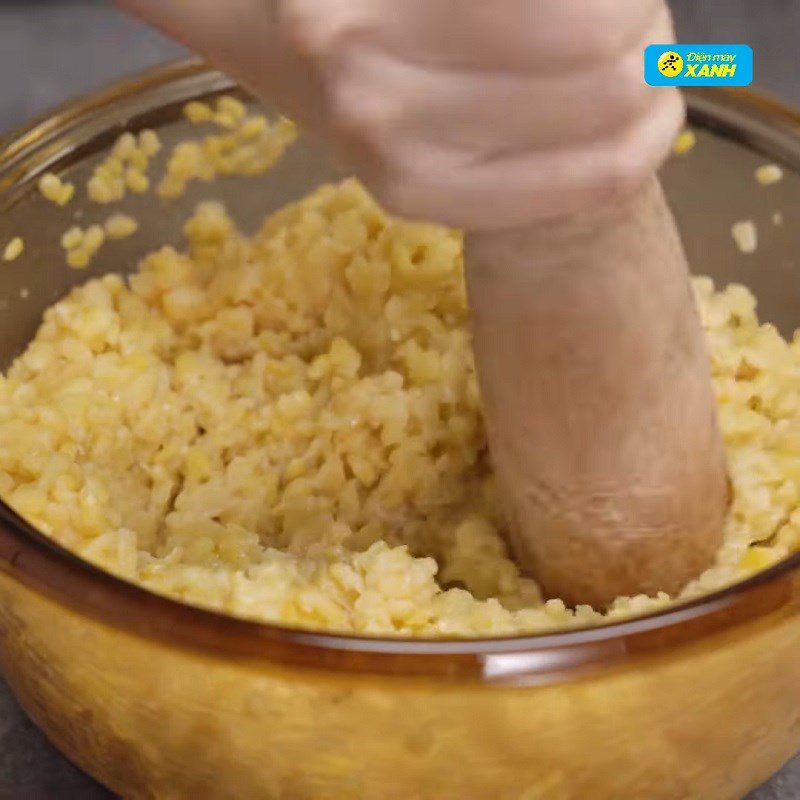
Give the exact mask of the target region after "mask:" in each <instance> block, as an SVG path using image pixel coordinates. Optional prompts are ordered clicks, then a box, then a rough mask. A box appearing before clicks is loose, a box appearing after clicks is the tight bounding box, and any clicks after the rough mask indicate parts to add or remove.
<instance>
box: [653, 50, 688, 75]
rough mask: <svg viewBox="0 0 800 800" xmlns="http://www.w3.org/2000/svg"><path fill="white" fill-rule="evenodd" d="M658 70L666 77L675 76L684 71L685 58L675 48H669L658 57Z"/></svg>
mask: <svg viewBox="0 0 800 800" xmlns="http://www.w3.org/2000/svg"><path fill="white" fill-rule="evenodd" d="M658 71H659V72H660V73H661V74H662V75H663V76H664V77H665V78H675V77H677V76H678V75H680V74H681V72H682V71H683V59H682V58H681V57H680V55H678V53H676V52H675V51H674V50H667V52H666V53H662V54H661V57H660V58H659V59H658Z"/></svg>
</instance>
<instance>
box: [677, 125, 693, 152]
mask: <svg viewBox="0 0 800 800" xmlns="http://www.w3.org/2000/svg"><path fill="white" fill-rule="evenodd" d="M696 144H697V135H696V134H695V132H694V131H693V130H692V129H691V128H686V129H685V130H683V131H681V132H680V133H679V134H678V136H677V137H676V138H675V142H674V143H673V145H672V152H673V153H675V155H676V156H682V155H684V154H686V153H688V152H689V151H690V150H691V149H692V148H694V146H695V145H696Z"/></svg>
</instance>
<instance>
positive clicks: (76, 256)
mask: <svg viewBox="0 0 800 800" xmlns="http://www.w3.org/2000/svg"><path fill="white" fill-rule="evenodd" d="M105 240H106V232H105V230H104V229H103V228H102V227H101V226H100V225H90V226H89V227H88V228H86V230H83V229H82V228H79V227H78V226H77V225H76V226H74V227H72V228H70V229H69V230H68V231H66V232H65V233H64V235H63V236H62V237H61V246H62V247H63V248H64V250H66V254H67V255H66V258H67V264H68V265H69V266H70V267H72V268H73V269H86V267H88V266H89V264H91V262H92V259H93V258H94V257H95V256H96V255H97V251H98V250H99V249H100V248H101V247H102V246H103V243H104V242H105Z"/></svg>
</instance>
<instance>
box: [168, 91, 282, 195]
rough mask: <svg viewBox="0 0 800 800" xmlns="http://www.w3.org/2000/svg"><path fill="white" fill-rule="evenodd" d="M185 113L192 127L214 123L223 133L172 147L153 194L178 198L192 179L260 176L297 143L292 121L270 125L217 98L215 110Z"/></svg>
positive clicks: (198, 106)
mask: <svg viewBox="0 0 800 800" xmlns="http://www.w3.org/2000/svg"><path fill="white" fill-rule="evenodd" d="M184 114H185V116H186V117H187V118H188V119H189V120H191V121H192V122H197V123H199V122H214V123H215V124H217V125H219V126H220V127H221V128H223V129H225V130H224V132H222V133H218V134H210V135H208V136H206V137H204V138H203V139H187V140H185V141H182V142H178V144H176V145H175V147H174V148H173V150H172V153H171V154H170V157H169V160H168V161H167V169H166V173H165V175H164V177H163V179H162V180H161V182H160V183H159V185H158V187H157V189H156V193H157V194H158V195H159V197H163V198H168V199H172V198H176V197H180V196H181V195H183V194H184V192H185V191H186V187H187V186H188V184H189V183H191V182H192V181H195V180H200V181H204V182H211V181H213V180H214V179H215V178H216V177H217V176H219V175H241V176H255V175H262V174H263V173H265V172H266V171H267V170H268V169H269V168H270V167H272V166H273V165H274V164H275V163H276V162H277V161H278V160H279V159H280V157H281V156H282V155H283V153H284V152H285V150H286V148H287V147H288V146H289V145H290V144H292V142H294V140H295V139H296V138H297V129H296V126H295V124H294V123H293V122H291V121H290V120H288V119H285V118H281V119H278V120H277V121H276V122H274V123H270V122H269V120H268V119H267V118H266V117H265V116H263V115H260V114H258V115H252V116H248V115H247V107H246V106H245V105H244V103H242V102H241V101H239V100H237V99H235V98H233V97H227V96H223V97H221V98H219V100H218V101H217V104H216V109H212V108H211V106H209V105H207V104H205V103H201V102H199V101H193V102H191V103H188V104H187V105H186V106H185V107H184Z"/></svg>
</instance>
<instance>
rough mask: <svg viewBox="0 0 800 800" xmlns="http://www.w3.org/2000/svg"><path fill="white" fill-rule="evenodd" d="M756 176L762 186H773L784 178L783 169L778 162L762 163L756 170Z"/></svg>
mask: <svg viewBox="0 0 800 800" xmlns="http://www.w3.org/2000/svg"><path fill="white" fill-rule="evenodd" d="M755 176H756V181H758V183H760V184H761V185H762V186H772V185H773V184H775V183H779V182H780V181H781V180H782V179H783V170H782V169H781V168H780V167H779V166H778V165H777V164H762V165H761V166H760V167H758V169H757V170H756V171H755Z"/></svg>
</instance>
